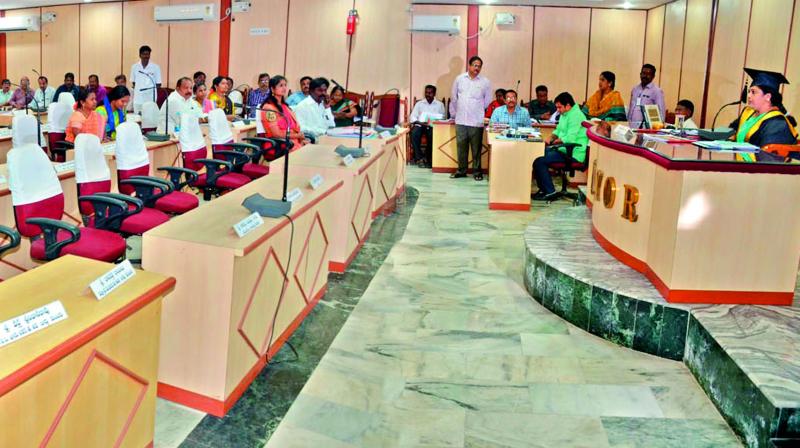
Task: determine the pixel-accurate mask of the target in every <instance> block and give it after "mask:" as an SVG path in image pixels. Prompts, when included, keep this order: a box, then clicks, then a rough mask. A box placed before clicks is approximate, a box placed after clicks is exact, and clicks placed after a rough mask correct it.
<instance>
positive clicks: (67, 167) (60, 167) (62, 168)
mask: <svg viewBox="0 0 800 448" xmlns="http://www.w3.org/2000/svg"><path fill="white" fill-rule="evenodd" d="M53 168H54V169H55V170H56V173H58V174H61V173H65V172H67V171H75V161H74V160H70V161H68V162H62V163H55V164H53Z"/></svg>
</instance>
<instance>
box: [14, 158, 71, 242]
mask: <svg viewBox="0 0 800 448" xmlns="http://www.w3.org/2000/svg"><path fill="white" fill-rule="evenodd" d="M7 163H8V189H9V190H11V204H12V205H13V206H14V216H15V218H16V221H17V229H18V230H19V233H21V234H22V235H24V236H27V237H33V236H37V235H40V234H41V233H42V231H41V228H40V227H39V226H35V225H31V224H27V223H26V222H25V220H26V219H27V218H33V217H37V218H51V219H58V220H60V219H61V215H62V214H63V213H64V192H63V191H62V190H61V183H60V182H59V180H58V175H56V172H55V170H54V169H53V165H52V163H50V160H49V159H48V158H47V155H46V154H45V153H44V151H42V148H41V147H40V146H39V145H37V144H35V143H28V144H25V145H22V146H19V147H16V148H14V149H12V150H11V151H9V153H8V160H7Z"/></svg>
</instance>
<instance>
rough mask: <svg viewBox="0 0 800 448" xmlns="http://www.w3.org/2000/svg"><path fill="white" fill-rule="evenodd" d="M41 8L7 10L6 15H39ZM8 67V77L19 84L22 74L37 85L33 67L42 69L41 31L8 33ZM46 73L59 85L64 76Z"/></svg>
mask: <svg viewBox="0 0 800 448" xmlns="http://www.w3.org/2000/svg"><path fill="white" fill-rule="evenodd" d="M38 15H39V8H29V9H15V10H12V11H6V17H19V16H38ZM6 58H7V59H6V61H7V63H6V69H7V71H8V73H7V75H6V76H8V79H10V80H11V82H13V83H15V84H19V79H20V78H21V77H22V76H27V77H28V78H30V79H31V81H33V82H34V84H33V85H34V86H35V85H36V84H35V82H36V78H37V76H36V74H35V73H33V70H32V69H34V68H35V69H36V70H39V71H40V72H41V71H42V59H41V58H42V46H41V34H40V33H39V32H25V33H6ZM63 75H64V74H63V73H61V74H59V75H56V74H50V73H45V76H47V78H48V80H49V81H50V83H51V84H53V85H55V86H58V84H60V83H61V79H63V78H62V76H63Z"/></svg>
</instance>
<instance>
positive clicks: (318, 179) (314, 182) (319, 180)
mask: <svg viewBox="0 0 800 448" xmlns="http://www.w3.org/2000/svg"><path fill="white" fill-rule="evenodd" d="M324 182H325V179H324V178H323V177H322V176H321V175H319V174H315V175H314V177H312V178H311V180H310V181H308V183H309V184H311V189H313V190H316V189H317V188H319V187H320V185H322V184H323V183H324Z"/></svg>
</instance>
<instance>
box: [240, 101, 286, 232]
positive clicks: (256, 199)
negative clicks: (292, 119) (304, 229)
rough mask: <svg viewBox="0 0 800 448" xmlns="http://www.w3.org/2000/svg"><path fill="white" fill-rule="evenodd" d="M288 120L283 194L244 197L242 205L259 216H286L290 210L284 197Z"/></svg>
mask: <svg viewBox="0 0 800 448" xmlns="http://www.w3.org/2000/svg"><path fill="white" fill-rule="evenodd" d="M276 112H277V113H278V115H280V116H281V117H283V118H284V119H285V118H286V115H284V113H283V111H282V110H281V111H276ZM289 131H290V128H289V122H288V120H287V122H286V136H285V140H284V145H285V150H286V153H285V154H284V156H283V196H282V198H281V199H267V198H265V197H264V196H262V195H261V194H259V193H255V194H252V195H250V196H248V197H247V198H245V200H244V202H242V206H244V207H245V208H246V209H248V210H250V211H251V212H255V213H258V214H259V215H261V216H266V217H269V218H279V217H281V216H284V215H286V216H288V215H289V212H290V211H291V210H292V203H291V202H289V201H288V200H287V199H286V194H287V193H286V190H287V189H288V185H289V184H288V183H289V153H290V152H291V150H292V142H291V140H290V139H289Z"/></svg>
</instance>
